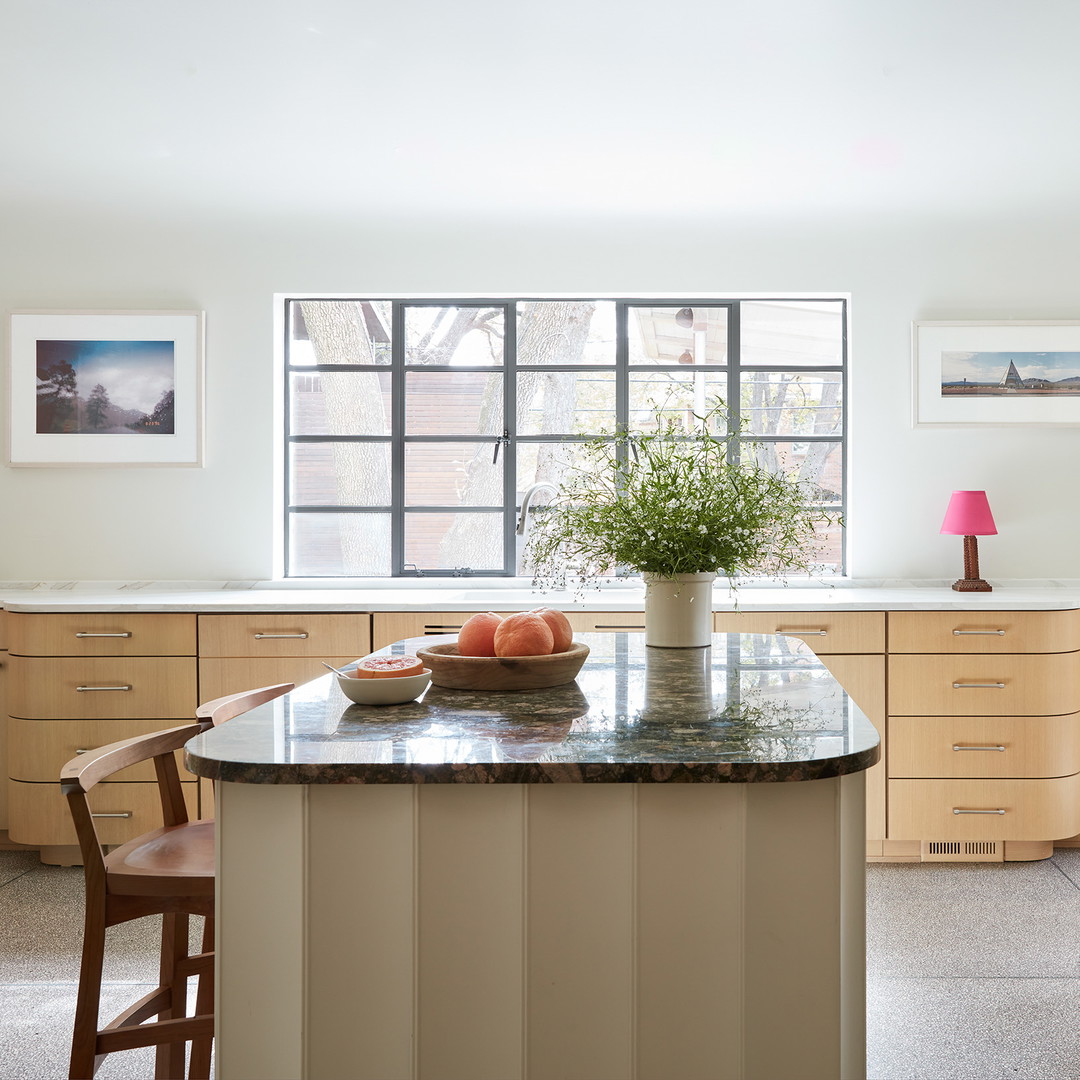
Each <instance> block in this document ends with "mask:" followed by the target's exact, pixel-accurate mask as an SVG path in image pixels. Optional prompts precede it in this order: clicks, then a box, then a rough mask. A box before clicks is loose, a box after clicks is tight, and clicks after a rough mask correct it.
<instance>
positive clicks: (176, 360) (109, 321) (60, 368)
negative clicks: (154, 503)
mask: <svg viewBox="0 0 1080 1080" xmlns="http://www.w3.org/2000/svg"><path fill="white" fill-rule="evenodd" d="M10 331H11V332H10V340H9V344H10V350H11V351H10V354H9V357H8V364H9V393H10V397H9V409H10V423H9V428H8V432H9V434H8V462H9V463H10V464H11V465H39V466H40V465H63V466H73V465H196V466H197V465H201V464H202V458H203V313H202V312H201V311H16V312H12V314H11V323H10Z"/></svg>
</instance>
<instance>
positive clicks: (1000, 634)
mask: <svg viewBox="0 0 1080 1080" xmlns="http://www.w3.org/2000/svg"><path fill="white" fill-rule="evenodd" d="M965 634H996V635H997V636H998V637H1004V636H1005V631H1004V630H954V631H953V637H963V636H964V635H965Z"/></svg>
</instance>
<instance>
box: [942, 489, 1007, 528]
mask: <svg viewBox="0 0 1080 1080" xmlns="http://www.w3.org/2000/svg"><path fill="white" fill-rule="evenodd" d="M941 531H942V532H943V533H950V534H952V535H954V536H996V535H997V526H996V525H995V524H994V515H993V514H991V513H990V504H989V503H988V502H987V501H986V492H985V491H954V492H953V493H952V498H951V499H950V500H949V508H948V510H946V511H945V521H944V522H943V523H942V526H941Z"/></svg>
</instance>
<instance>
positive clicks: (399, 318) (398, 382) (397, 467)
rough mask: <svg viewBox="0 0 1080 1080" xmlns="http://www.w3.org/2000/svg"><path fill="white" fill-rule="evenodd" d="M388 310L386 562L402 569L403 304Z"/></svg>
mask: <svg viewBox="0 0 1080 1080" xmlns="http://www.w3.org/2000/svg"><path fill="white" fill-rule="evenodd" d="M390 310H391V314H390V372H391V375H390V415H391V417H392V421H391V440H390V506H391V510H390V564H391V567H392V570H391V573H392V574H393V575H394V576H395V577H398V576H400V575H402V574H404V573H405V304H404V303H403V302H401V301H399V300H395V301H394V302H393V305H392V307H391V309H390Z"/></svg>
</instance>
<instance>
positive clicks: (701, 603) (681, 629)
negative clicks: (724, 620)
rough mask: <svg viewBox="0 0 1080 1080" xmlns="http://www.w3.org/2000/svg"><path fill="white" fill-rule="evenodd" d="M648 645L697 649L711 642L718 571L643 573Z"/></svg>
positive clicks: (646, 641) (646, 642) (646, 640)
mask: <svg viewBox="0 0 1080 1080" xmlns="http://www.w3.org/2000/svg"><path fill="white" fill-rule="evenodd" d="M641 576H642V578H643V579H644V581H645V644H646V645H655V646H658V647H660V648H666V649H696V648H702V647H704V646H706V645H711V644H712V632H713V613H712V585H713V581H715V580H716V575H715V574H680V575H679V576H678V577H674V578H666V577H661V576H660V575H659V574H649V573H644V574H642V575H641Z"/></svg>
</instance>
